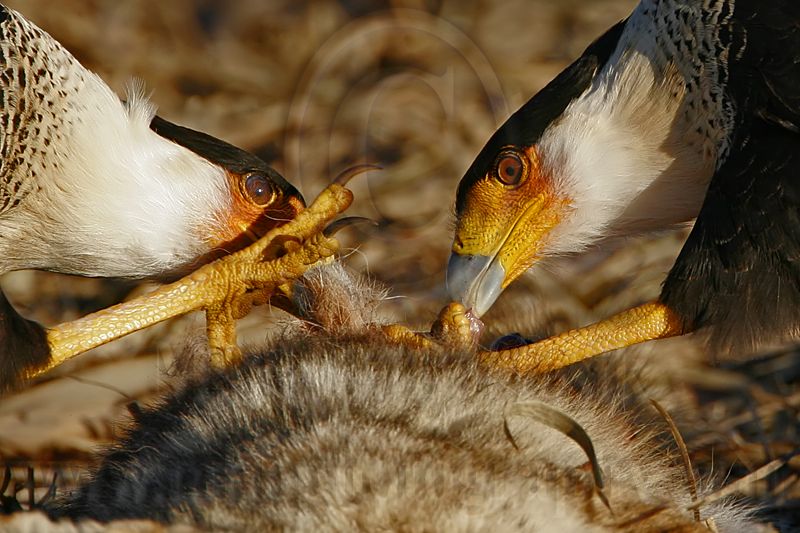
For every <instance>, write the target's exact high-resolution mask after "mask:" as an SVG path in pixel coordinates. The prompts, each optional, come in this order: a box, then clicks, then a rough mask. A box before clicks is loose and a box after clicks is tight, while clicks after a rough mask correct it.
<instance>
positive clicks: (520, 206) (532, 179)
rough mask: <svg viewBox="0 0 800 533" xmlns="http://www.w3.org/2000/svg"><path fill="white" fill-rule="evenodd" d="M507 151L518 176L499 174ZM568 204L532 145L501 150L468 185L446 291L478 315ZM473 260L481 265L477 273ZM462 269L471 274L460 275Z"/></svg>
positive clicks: (532, 254) (537, 248)
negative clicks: (517, 163)
mask: <svg viewBox="0 0 800 533" xmlns="http://www.w3.org/2000/svg"><path fill="white" fill-rule="evenodd" d="M506 155H510V156H516V157H517V158H518V159H519V160H520V161H522V163H523V165H522V168H521V173H520V175H519V180H518V182H515V181H516V180H511V179H508V176H507V175H506V176H502V175H501V174H502V172H503V171H504V168H503V165H504V164H505V163H504V161H506V160H505V159H504V157H506ZM508 161H511V160H508ZM512 170H513V169H512ZM503 178H505V179H503ZM568 204H569V199H567V198H559V197H557V196H556V195H555V193H554V191H553V187H552V185H551V182H550V180H549V179H548V177H547V176H544V175H543V174H542V173H541V168H540V166H539V158H538V156H537V154H536V148H535V147H528V148H525V149H524V150H516V149H514V148H506V149H504V150H502V151H501V152H500V154H499V155H498V159H497V160H496V161H495V164H494V165H493V166H492V168H491V169H490V170H489V172H488V173H487V175H486V176H484V177H483V178H482V179H481V180H479V181H477V182H476V183H475V184H474V185H473V186H472V187H471V188H470V190H469V191H468V193H467V197H466V199H465V203H464V208H463V209H462V211H461V215H460V217H459V218H458V220H457V221H456V231H455V239H454V241H453V255H452V256H451V263H450V268H449V270H448V281H450V280H451V279H452V280H454V281H453V284H452V286H451V287H450V289H451V290H450V292H451V296H452V297H454V298H455V299H457V300H460V301H461V302H462V303H463V304H464V305H465V306H467V307H468V308H473V309H475V312H476V314H478V315H480V314H483V313H484V312H485V311H487V310H488V307H489V306H490V305H491V303H492V302H493V301H494V299H495V298H496V297H497V295H499V294H500V292H501V291H502V290H503V289H505V288H506V287H507V286H508V285H509V284H510V283H511V282H512V281H514V280H515V279H516V278H518V277H519V276H520V275H521V274H522V273H523V272H525V271H526V270H528V269H529V268H530V267H531V266H532V265H533V264H534V263H535V262H536V261H537V259H538V258H539V255H540V252H541V244H542V241H543V239H544V238H545V236H546V235H547V233H548V232H549V231H550V230H551V229H552V228H553V227H555V226H556V225H557V224H558V223H559V222H560V220H561V218H562V216H563V215H564V213H565V210H566V209H567V206H568ZM471 256H473V257H471ZM478 257H480V259H479V260H478V261H475V262H474V263H476V264H474V265H472V266H471V267H465V266H463V265H464V262H465V260H467V259H474V258H478ZM477 263H481V264H482V265H483V269H482V271H481V272H480V274H478V273H477V272H476V270H477V268H478V267H477ZM498 267H499V268H501V269H502V274H501V273H500V272H499V270H498ZM468 269H469V271H470V272H469V273H468V274H465V272H466V270H468ZM487 273H491V275H489V274H487ZM464 275H466V276H467V277H470V278H472V277H473V276H474V279H472V280H464V279H463V277H464ZM501 278H502V281H500V279H501ZM498 283H499V286H497V284H498ZM490 293H491V294H490Z"/></svg>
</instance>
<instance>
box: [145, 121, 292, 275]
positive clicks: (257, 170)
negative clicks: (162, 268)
mask: <svg viewBox="0 0 800 533" xmlns="http://www.w3.org/2000/svg"><path fill="white" fill-rule="evenodd" d="M150 128H151V129H152V130H153V131H154V132H155V133H157V134H158V135H159V136H161V137H163V138H165V139H168V140H171V141H173V142H175V143H176V144H179V145H181V146H183V147H184V148H187V149H189V150H191V151H192V152H194V153H195V154H197V155H199V156H200V157H202V158H203V159H205V160H206V161H208V162H209V163H211V164H212V165H214V166H216V167H218V168H219V169H221V170H222V171H223V173H224V176H225V180H226V181H227V190H228V194H227V196H228V197H229V201H228V202H224V203H221V204H220V205H219V206H218V208H217V211H216V213H215V216H214V217H213V218H214V220H213V223H212V224H211V225H209V224H207V220H206V219H204V223H203V224H202V227H201V228H199V229H198V230H197V231H198V233H199V234H198V235H196V237H197V238H198V239H199V240H201V241H203V242H204V243H205V244H206V248H207V249H208V250H209V251H208V252H207V253H206V254H204V255H202V256H200V257H199V258H198V259H197V260H196V261H195V262H194V263H193V264H192V265H189V267H196V266H197V265H199V264H202V263H206V262H208V261H210V260H213V259H215V258H217V257H219V256H221V255H224V254H226V253H231V252H234V251H236V250H238V249H241V248H243V247H245V246H247V245H248V244H250V243H252V242H254V241H255V240H257V239H258V238H259V237H261V236H262V235H264V234H265V233H266V232H268V231H269V230H271V229H273V228H275V227H277V226H280V225H281V224H283V223H285V222H288V221H289V220H292V219H293V218H295V217H296V216H297V215H298V213H300V211H302V210H303V209H304V208H305V201H304V199H303V196H302V195H301V194H300V192H299V191H298V190H297V189H296V188H295V187H294V186H292V185H291V184H290V183H289V182H288V181H286V180H285V179H284V178H283V176H281V175H280V174H279V173H278V172H277V171H276V170H275V169H273V168H272V167H270V166H269V165H267V164H266V163H265V162H264V161H262V160H261V159H260V158H258V157H256V156H254V155H253V154H251V153H249V152H247V151H245V150H241V149H239V148H237V147H235V146H233V145H231V144H228V143H226V142H224V141H222V140H220V139H217V138H215V137H212V136H210V135H207V134H205V133H202V132H199V131H195V130H191V129H189V128H185V127H183V126H178V125H176V124H173V123H171V122H168V121H167V120H164V119H163V118H161V117H158V116H155V117H154V118H153V120H152V122H151V123H150ZM186 269H187V268H182V269H181V270H182V271H183V270H186Z"/></svg>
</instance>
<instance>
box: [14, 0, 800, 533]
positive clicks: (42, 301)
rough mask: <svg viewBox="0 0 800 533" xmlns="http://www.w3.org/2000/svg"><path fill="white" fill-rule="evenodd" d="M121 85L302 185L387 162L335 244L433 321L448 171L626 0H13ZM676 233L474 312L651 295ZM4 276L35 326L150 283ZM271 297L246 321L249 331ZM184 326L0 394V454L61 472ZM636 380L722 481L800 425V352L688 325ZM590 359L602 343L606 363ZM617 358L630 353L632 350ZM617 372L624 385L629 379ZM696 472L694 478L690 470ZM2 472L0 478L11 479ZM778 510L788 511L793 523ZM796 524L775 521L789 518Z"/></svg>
mask: <svg viewBox="0 0 800 533" xmlns="http://www.w3.org/2000/svg"><path fill="white" fill-rule="evenodd" d="M6 3H7V4H8V5H10V6H11V7H14V8H16V9H19V10H20V11H22V12H23V13H24V14H25V15H26V16H28V17H29V18H31V19H32V20H34V21H35V22H36V23H38V24H39V25H40V26H42V27H43V28H45V29H47V30H48V31H49V32H51V33H52V34H53V36H54V37H56V38H57V39H59V40H60V41H61V42H63V43H64V44H65V45H66V46H67V47H68V48H69V49H70V50H71V51H73V53H74V54H75V55H76V56H77V57H78V58H79V59H80V60H81V61H82V62H83V63H84V64H85V65H87V66H88V67H90V68H91V69H93V70H95V71H97V72H98V73H99V74H100V75H101V76H102V77H103V78H104V79H106V80H107V81H108V82H109V84H110V85H111V86H112V87H113V88H114V89H115V90H117V91H118V92H120V93H122V92H123V91H124V87H125V84H126V83H127V81H128V80H129V79H130V78H132V77H139V78H142V79H144V80H145V81H146V83H147V86H148V87H149V89H151V90H152V91H153V100H154V101H155V102H156V103H157V104H158V106H159V109H160V113H161V114H163V115H164V116H165V117H167V118H169V119H170V120H173V121H175V122H178V123H182V124H185V125H188V126H190V127H194V128H196V129H201V130H204V131H207V132H209V133H211V134H213V135H217V136H219V137H221V138H224V139H226V140H228V141H231V142H233V143H235V144H238V145H240V146H243V147H246V148H248V149H250V150H253V151H254V152H256V153H257V154H259V155H261V156H262V157H263V158H264V159H266V160H267V161H269V162H271V163H272V164H273V165H274V166H275V167H276V168H278V169H279V170H280V171H281V172H282V173H283V174H284V175H285V176H286V177H287V178H289V179H290V180H291V181H292V182H293V183H295V184H296V185H298V186H299V187H300V188H301V190H302V192H303V193H304V194H305V195H306V196H307V197H313V196H314V195H315V194H316V193H317V192H318V191H319V190H320V189H321V188H322V187H323V185H324V184H325V183H326V180H327V179H328V178H329V176H332V175H333V174H335V173H336V172H337V171H338V170H340V169H342V168H343V167H345V166H347V165H349V164H351V163H354V162H360V161H369V162H374V163H379V164H381V165H383V166H384V168H385V170H384V171H382V172H380V173H372V174H371V175H369V176H368V178H367V179H362V180H361V181H359V182H357V184H356V185H355V192H356V197H357V201H356V204H355V206H354V208H353V209H352V214H358V215H363V216H368V217H371V218H374V219H376V220H378V221H380V222H381V227H380V229H379V230H378V231H372V232H369V233H355V232H353V234H352V235H351V236H350V238H349V239H348V245H349V246H350V247H351V250H352V252H351V253H350V254H349V256H348V261H349V262H350V263H351V265H352V266H354V267H355V268H357V269H361V270H364V271H367V272H369V273H370V274H372V275H373V276H375V277H377V278H379V279H380V280H382V281H384V282H385V283H386V284H387V285H388V286H389V287H391V289H392V294H393V295H394V296H396V298H394V299H393V300H391V302H390V303H389V304H388V305H390V306H391V308H392V311H393V312H394V313H395V314H396V316H397V318H398V320H403V321H405V322H409V323H412V324H416V325H419V326H422V325H424V324H425V323H428V322H429V321H430V319H432V317H433V315H434V312H435V311H436V310H437V309H438V308H439V307H440V306H441V304H442V303H443V302H444V300H445V296H444V293H443V291H442V286H443V277H444V275H443V267H444V265H445V263H446V258H447V254H448V251H449V245H450V238H451V236H450V220H451V209H452V202H453V195H454V191H455V187H456V184H457V182H458V180H459V178H460V177H461V175H462V173H463V172H464V170H465V169H466V168H467V166H468V165H469V164H470V162H471V160H472V158H473V157H474V155H475V154H476V153H477V151H478V150H479V149H480V148H481V146H482V144H483V142H485V140H486V139H487V138H488V136H489V135H490V133H491V132H492V131H493V130H494V128H496V127H497V125H498V124H500V123H501V122H502V121H503V120H504V119H505V117H506V116H507V115H508V114H509V113H510V112H511V111H512V110H513V109H516V108H517V107H518V106H519V105H521V104H522V103H523V102H524V101H525V100H526V99H527V98H528V97H529V96H530V95H532V94H533V93H534V92H535V91H536V90H538V89H539V88H540V87H541V86H542V85H543V84H544V83H546V82H547V81H548V80H549V79H550V78H551V77H552V76H553V75H554V74H556V73H557V72H558V71H559V70H560V69H561V68H563V66H565V65H566V64H567V62H568V61H569V60H570V59H572V58H573V57H575V56H577V55H578V54H580V52H581V51H582V49H583V47H584V46H585V45H586V44H588V42H589V41H590V40H591V39H592V38H594V37H595V36H597V35H599V34H600V33H601V32H602V31H603V30H604V29H605V28H606V27H608V26H609V25H610V24H612V23H613V22H615V21H617V20H619V19H620V18H622V17H623V16H625V15H626V14H627V12H628V11H629V10H630V9H631V7H632V6H633V4H634V3H635V2H634V1H633V0H599V1H585V0H566V1H564V0H558V1H557V0H551V1H548V0H524V1H523V0H513V1H509V2H496V3H493V2H488V1H480V0H466V1H459V0H440V1H436V0H429V1H425V0H396V1H383V2H381V1H377V0H376V1H372V0H349V1H345V0H341V1H334V0H318V1H314V2H295V1H290V0H284V1H281V0H275V1H271V2H263V1H257V0H240V1H238V2H217V1H214V0H171V1H170V2H163V1H160V0H137V1H127V2H118V1H117V0H69V1H67V0H62V1H61V2H58V4H57V7H54V4H53V2H52V0H15V1H8V2H6ZM684 236H685V233H684V232H677V233H675V234H667V235H660V236H656V237H651V238H647V239H639V240H632V241H626V242H624V243H617V244H614V245H609V246H607V247H604V248H603V249H598V250H596V251H595V252H593V253H591V254H589V255H588V256H587V257H583V258H580V259H576V258H564V259H562V260H559V261H554V262H551V263H550V264H548V265H546V266H545V267H544V268H540V269H539V271H538V272H537V273H536V275H535V276H531V277H529V278H527V279H524V280H523V281H521V282H519V283H517V286H516V287H515V289H514V290H513V291H510V292H509V293H508V294H506V295H505V296H504V297H503V299H502V300H501V302H500V304H499V305H498V306H497V308H496V309H494V310H493V311H492V313H491V314H490V315H489V316H488V317H487V321H488V322H489V326H490V328H491V326H492V324H502V331H500V328H495V333H501V332H502V333H505V332H508V331H521V332H523V333H525V334H527V335H533V336H536V335H545V334H550V333H553V332H555V331H560V330H563V329H565V328H567V327H570V326H574V325H578V324H584V323H587V322H589V321H591V320H594V319H596V318H599V317H603V316H607V315H608V314H610V313H612V312H615V311H618V310H620V309H623V308H625V307H628V306H630V305H633V304H636V303H640V302H642V301H645V300H647V299H649V298H652V297H654V296H655V295H656V294H657V293H658V291H659V287H660V282H661V280H662V278H663V276H664V274H665V272H666V271H667V269H668V268H669V266H670V264H671V261H672V260H673V258H674V257H675V254H676V253H677V250H678V249H679V248H680V245H681V242H682V239H683V237H684ZM3 288H4V290H5V291H6V292H7V293H8V295H9V297H10V298H11V300H12V301H13V302H15V304H16V305H17V306H18V308H19V309H21V310H22V311H23V312H25V313H26V314H27V315H28V316H31V317H34V318H36V319H38V320H40V321H42V322H44V323H46V324H52V323H56V322H60V321H64V320H68V319H71V318H75V317H76V316H79V315H81V314H84V313H86V312H88V311H91V310H93V309H97V308H100V307H103V306H106V305H108V304H110V303H112V302H114V301H117V300H119V299H120V298H122V297H124V296H125V295H126V294H129V293H131V292H133V293H136V292H137V291H141V290H143V287H141V286H139V287H137V286H134V285H132V284H130V283H123V282H116V281H101V280H84V279H77V278H69V277H65V276H58V275H53V274H47V273H38V272H21V273H15V274H12V275H9V276H7V277H5V278H4V279H3ZM271 320H272V318H270V314H269V313H268V312H267V311H266V310H261V311H258V312H256V313H254V315H252V316H251V317H248V319H247V320H245V321H243V323H242V325H241V331H242V334H243V336H244V337H245V338H246V339H251V340H258V339H259V338H261V337H262V336H263V335H264V333H263V331H264V324H265V323H268V322H269V321H271ZM195 331H197V321H196V318H191V317H190V318H184V319H181V320H178V321H176V322H174V323H171V324H166V325H162V326H159V327H156V328H152V329H151V330H148V331H145V332H142V333H139V334H137V335H134V336H132V337H130V338H128V339H125V340H122V341H120V342H118V343H114V344H112V345H110V346H108V347H104V348H101V349H98V350H95V353H94V354H87V356H85V357H82V358H79V360H78V361H76V362H75V363H73V364H70V365H68V366H67V367H66V368H65V369H63V370H62V371H61V372H59V374H60V376H61V377H58V378H55V379H51V380H47V381H44V382H42V383H39V384H36V385H35V386H32V387H31V388H29V389H27V390H25V391H22V392H20V393H18V394H16V395H14V396H11V397H7V398H4V399H3V401H2V404H1V405H0V458H1V459H2V461H3V462H7V463H9V464H11V465H12V466H13V467H14V473H15V478H16V479H17V481H19V482H23V481H24V479H25V477H26V476H27V470H26V467H27V466H28V465H34V466H35V467H36V468H35V472H36V475H37V476H38V477H37V479H36V484H37V485H38V486H41V487H44V486H46V485H47V484H48V483H49V480H50V473H51V471H52V470H53V469H56V470H59V472H60V478H59V479H60V481H59V484H63V485H70V484H73V483H74V482H75V480H76V479H77V475H78V473H79V472H81V471H82V469H83V468H84V466H85V464H86V461H87V458H88V457H89V453H90V451H91V450H92V449H93V448H94V447H96V446H97V445H98V444H99V443H102V442H107V441H109V440H110V439H112V438H113V436H114V433H115V428H117V427H119V424H120V423H124V419H125V417H124V415H125V405H126V404H127V403H128V402H129V401H130V400H132V399H137V400H142V399H145V400H146V399H147V398H148V397H150V396H152V395H153V394H155V393H157V391H158V389H159V388H160V385H161V380H162V379H163V378H162V376H163V374H162V371H163V369H164V368H166V366H167V365H168V364H169V361H170V358H171V354H172V353H173V351H174V350H175V348H176V347H177V346H179V345H180V343H181V342H184V341H183V340H182V339H184V338H185V336H186V334H187V332H189V333H190V334H191V333H192V332H195ZM627 352H628V353H627V354H626V355H625V356H623V357H626V358H628V359H630V360H631V361H633V360H636V361H646V362H649V364H648V365H645V366H647V367H648V369H645V370H643V371H639V373H640V374H641V376H640V378H641V379H643V380H644V381H647V382H648V383H649V386H651V385H653V384H655V386H656V390H658V389H659V388H660V389H661V390H664V391H665V392H664V394H663V395H661V397H659V398H658V400H659V402H661V403H662V405H664V406H665V407H666V408H667V409H668V410H669V411H670V412H671V413H672V415H673V416H674V417H675V418H676V420H677V422H678V426H679V428H680V430H681V432H682V434H683V436H684V438H685V439H686V442H687V446H688V449H689V451H690V452H691V460H692V462H693V464H694V466H695V468H696V469H697V470H698V471H699V472H700V474H701V478H705V479H707V478H708V477H709V476H710V475H711V474H710V472H712V471H713V472H714V475H716V476H728V480H729V481H730V480H734V479H737V478H739V477H741V476H744V475H746V474H747V473H748V472H751V471H754V470H756V469H757V468H759V467H761V466H762V465H765V464H767V463H769V462H770V461H773V460H775V459H779V458H786V457H790V456H791V454H793V453H795V450H796V449H797V448H798V444H800V435H798V422H797V421H798V408H800V388H798V386H797V382H798V377H800V356H799V355H798V354H797V353H795V352H794V351H791V350H790V351H782V352H779V353H775V354H769V355H766V356H765V357H763V358H761V359H758V360H756V361H755V362H749V363H727V364H723V365H720V366H717V367H715V368H708V367H707V366H705V365H704V363H703V361H705V360H707V359H708V358H709V357H710V356H709V355H708V354H705V353H703V352H702V350H701V349H700V348H699V344H698V343H697V342H696V341H694V340H693V339H673V340H667V341H662V342H658V343H654V344H651V345H648V346H644V347H637V348H633V349H630V350H628V351H627ZM603 364H605V362H604V361H600V362H598V363H595V365H603ZM631 366H636V367H637V368H640V367H641V365H640V364H639V363H635V364H634V363H632V365H631ZM631 386H636V385H635V384H633V383H632V384H631ZM798 461H799V460H798V459H796V458H794V459H788V463H787V464H786V465H785V466H783V467H781V468H780V469H778V470H777V471H776V472H774V473H772V474H770V475H769V476H766V477H765V478H763V479H760V480H758V481H750V482H748V483H747V484H746V486H744V487H740V491H743V492H745V494H746V495H747V496H749V497H751V498H753V499H754V500H756V501H757V502H759V503H761V504H763V505H765V506H766V508H767V512H766V514H767V515H769V517H770V518H772V519H774V520H779V519H786V520H789V519H790V517H791V511H792V510H793V509H794V508H795V507H796V506H797V503H798V501H800V500H799V499H798V498H799V497H800V488H799V487H798V483H797V481H798V475H800V463H799V462H798ZM701 481H702V479H701ZM11 491H12V488H9V489H7V491H6V493H10V492H11ZM787 527H789V526H787ZM787 531H788V529H787Z"/></svg>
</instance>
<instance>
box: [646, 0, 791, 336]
mask: <svg viewBox="0 0 800 533" xmlns="http://www.w3.org/2000/svg"><path fill="white" fill-rule="evenodd" d="M736 9H737V12H736V17H735V19H734V22H732V23H731V27H730V28H729V31H730V33H729V36H730V39H731V43H733V45H734V46H733V47H732V53H731V57H732V60H731V64H730V80H729V84H728V94H729V97H730V99H731V102H732V103H733V105H734V108H735V116H736V127H735V133H734V134H733V135H732V138H731V145H730V150H729V152H728V156H727V158H726V159H725V161H724V162H723V163H722V164H721V165H720V166H719V168H718V170H717V172H716V174H715V175H714V177H713V179H712V180H711V183H710V185H709V190H708V193H707V195H706V198H705V201H704V204H703V207H702V209H701V210H700V214H699V215H698V218H697V222H696V223H695V226H694V229H693V230H692V232H691V234H690V235H689V239H688V240H687V242H686V245H685V246H684V248H683V250H682V251H681V253H680V255H679V257H678V259H677V261H676V263H675V266H674V267H673V268H672V271H671V272H670V273H669V275H668V277H667V279H666V281H665V283H664V290H663V292H662V294H661V300H662V301H663V302H664V303H666V304H667V305H668V306H670V307H671V308H672V309H673V310H675V311H676V312H678V314H679V315H680V316H681V317H682V318H683V319H684V320H685V323H686V326H687V329H697V328H701V327H705V326H711V327H712V328H711V333H712V344H713V345H714V346H715V347H717V348H720V349H726V350H727V349H731V348H734V347H736V348H738V349H745V350H746V349H749V348H751V347H752V346H753V345H754V344H757V343H759V342H766V341H772V340H778V339H781V338H783V339H785V338H786V337H787V336H789V335H795V334H796V333H797V332H798V331H800V327H798V326H800V129H799V128H798V124H800V3H797V2H794V1H792V2H763V3H762V2H758V3H756V2H745V1H742V2H737V4H736ZM745 44H746V46H745ZM737 51H738V53H736V54H734V52H737ZM734 57H735V58H736V59H735V60H734V59H733V58H734Z"/></svg>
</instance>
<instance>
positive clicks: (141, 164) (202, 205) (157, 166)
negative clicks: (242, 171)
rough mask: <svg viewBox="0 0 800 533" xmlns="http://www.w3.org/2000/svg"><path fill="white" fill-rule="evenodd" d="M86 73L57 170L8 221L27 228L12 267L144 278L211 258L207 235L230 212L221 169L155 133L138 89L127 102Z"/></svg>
mask: <svg viewBox="0 0 800 533" xmlns="http://www.w3.org/2000/svg"><path fill="white" fill-rule="evenodd" d="M86 74H88V75H87V76H86V77H85V83H84V86H83V87H82V88H81V90H80V91H78V92H77V93H76V95H75V96H74V97H73V98H71V99H70V100H69V102H68V104H69V107H68V108H67V109H66V110H65V112H67V113H73V114H74V117H72V118H73V119H74V120H73V121H72V123H71V124H70V125H69V126H68V129H69V131H65V132H61V133H62V135H61V136H60V137H59V140H58V141H57V142H58V143H59V145H58V150H52V152H53V154H54V158H55V160H54V161H51V165H50V168H51V169H54V170H52V171H51V172H49V173H48V174H47V175H44V176H40V183H42V189H41V191H40V192H39V194H31V195H29V196H28V197H27V198H26V201H25V202H23V203H22V204H21V205H20V206H19V208H20V213H18V214H19V215H24V218H23V217H20V216H15V217H12V218H9V219H8V220H5V221H2V222H3V223H4V224H3V225H4V226H6V227H5V228H4V229H9V226H13V224H14V223H15V221H22V220H24V221H25V225H24V226H18V227H16V230H17V234H18V240H19V241H20V242H22V243H24V245H23V244H20V246H24V248H25V255H27V257H25V256H24V255H23V256H22V257H17V258H16V259H17V261H18V262H19V264H18V265H14V264H13V263H12V264H10V267H11V268H9V269H13V268H14V267H15V266H17V267H18V268H27V267H35V268H43V269H48V270H58V271H62V272H68V273H82V274H86V275H94V276H121V277H145V276H154V275H158V274H163V273H164V272H167V271H170V270H174V269H178V268H180V267H182V266H185V265H186V264H187V263H190V262H191V261H193V260H194V259H195V258H196V257H197V256H199V255H202V254H203V253H205V252H207V251H208V249H207V246H208V245H207V244H206V243H204V242H203V237H208V236H209V235H208V233H209V232H210V230H212V229H213V228H214V227H215V224H218V223H219V222H218V220H216V219H217V217H218V216H219V214H220V213H221V212H222V211H223V210H225V209H226V208H227V207H228V206H229V203H230V193H229V191H228V185H227V179H226V177H225V174H224V171H223V170H222V169H220V168H219V167H217V166H214V165H212V164H211V163H209V162H208V161H206V160H205V159H203V158H201V157H199V156H198V155H196V154H194V153H193V152H191V151H189V150H187V149H186V148H184V147H182V146H179V145H177V144H175V143H173V142H171V141H168V140H166V139H164V138H162V137H160V136H158V135H157V134H156V133H154V132H153V131H152V130H150V128H149V124H150V121H151V120H152V117H153V115H154V114H155V108H154V106H153V105H151V104H150V103H149V101H148V100H147V98H146V97H145V96H143V94H142V91H141V89H138V88H133V90H131V91H129V94H128V101H127V104H123V103H122V102H121V101H120V100H119V98H118V97H117V96H116V95H115V94H114V93H113V92H112V91H111V90H110V89H109V88H108V86H106V85H105V83H103V81H102V80H100V79H99V78H98V77H97V76H95V75H94V74H92V73H88V72H87V73H86ZM55 164H57V167H56V166H55ZM53 206H59V208H58V209H57V210H54V209H53ZM31 221H33V224H31V223H30V222H31ZM17 255H19V254H15V253H13V251H12V253H10V254H8V255H7V257H9V259H10V260H11V261H13V260H14V258H15V256H17ZM54 258H57V261H54ZM31 261H34V262H35V263H34V264H30V263H31ZM26 262H27V263H28V264H25V263H26ZM54 263H57V265H56V264H54Z"/></svg>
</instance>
